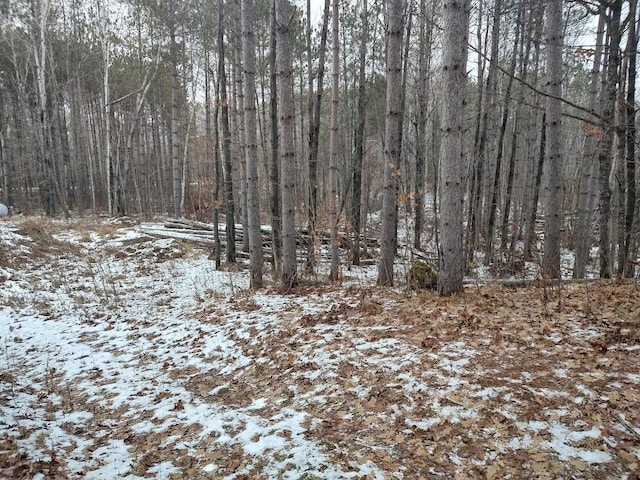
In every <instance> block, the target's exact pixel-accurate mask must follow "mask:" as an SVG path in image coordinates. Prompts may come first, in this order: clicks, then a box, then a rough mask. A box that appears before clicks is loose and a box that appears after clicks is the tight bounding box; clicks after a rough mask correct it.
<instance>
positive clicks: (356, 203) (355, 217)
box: [350, 0, 369, 265]
mask: <svg viewBox="0 0 640 480" xmlns="http://www.w3.org/2000/svg"><path fill="white" fill-rule="evenodd" d="M360 20H361V21H362V38H361V39H360V51H359V55H358V56H359V58H358V62H359V64H358V123H357V126H356V133H355V138H354V145H355V153H354V159H353V180H352V184H353V191H352V200H351V201H352V205H351V215H350V220H351V228H352V230H353V256H352V262H353V264H354V265H360V232H361V219H362V161H363V158H364V137H365V136H364V128H365V124H366V111H367V107H366V77H365V68H366V60H367V44H368V42H369V20H368V12H367V0H362V11H361V12H360Z"/></svg>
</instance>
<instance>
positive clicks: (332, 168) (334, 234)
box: [329, 0, 340, 282]
mask: <svg viewBox="0 0 640 480" xmlns="http://www.w3.org/2000/svg"><path fill="white" fill-rule="evenodd" d="M331 41H332V42H333V45H332V47H333V48H332V52H333V55H332V62H331V140H330V142H329V143H330V145H329V162H330V163H329V228H330V232H331V235H330V237H331V246H330V249H331V268H330V271H329V280H331V281H332V282H335V281H337V280H338V267H339V265H340V257H339V256H338V205H339V199H338V102H339V100H340V99H339V96H338V94H339V83H338V80H339V78H340V71H339V69H340V43H339V36H338V2H337V1H336V0H334V2H333V12H332V15H331Z"/></svg>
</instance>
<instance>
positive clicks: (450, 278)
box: [438, 0, 469, 295]
mask: <svg viewBox="0 0 640 480" xmlns="http://www.w3.org/2000/svg"><path fill="white" fill-rule="evenodd" d="M468 24H469V2H468V0H465V1H463V2H459V1H455V0H453V1H450V0H445V2H444V5H443V44H442V85H443V89H442V100H441V101H442V120H441V121H442V127H441V134H442V144H441V149H440V157H441V165H440V217H441V223H440V228H441V233H440V244H439V246H438V259H439V265H440V271H439V275H438V292H439V293H440V295H450V294H452V293H456V292H459V291H461V290H462V288H463V279H464V267H465V260H464V259H465V257H464V250H463V247H464V245H463V217H464V161H463V156H462V151H463V150H462V142H463V136H464V125H463V122H464V105H465V100H464V99H465V94H464V92H465V87H466V80H467V76H466V63H467V62H466V59H467V38H468Z"/></svg>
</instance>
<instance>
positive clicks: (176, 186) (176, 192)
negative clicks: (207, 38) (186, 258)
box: [169, 2, 182, 218]
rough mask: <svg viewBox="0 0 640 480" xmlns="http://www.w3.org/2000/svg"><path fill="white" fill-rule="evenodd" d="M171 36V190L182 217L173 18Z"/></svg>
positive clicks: (177, 80)
mask: <svg viewBox="0 0 640 480" xmlns="http://www.w3.org/2000/svg"><path fill="white" fill-rule="evenodd" d="M172 4H173V2H172ZM169 37H170V40H171V44H170V49H171V179H172V189H171V191H172V193H173V195H172V200H173V216H174V217H175V218H180V217H182V211H181V210H180V203H181V202H180V196H181V193H182V176H181V174H180V145H179V143H178V142H179V139H178V114H179V111H178V109H179V106H178V96H179V91H180V78H179V77H178V45H177V43H176V31H175V24H174V22H173V20H171V21H170V23H169Z"/></svg>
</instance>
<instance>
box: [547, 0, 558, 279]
mask: <svg viewBox="0 0 640 480" xmlns="http://www.w3.org/2000/svg"><path fill="white" fill-rule="evenodd" d="M546 26H547V31H546V37H547V76H548V79H547V92H548V94H549V95H548V96H547V105H546V121H547V122H546V123H547V134H546V136H547V158H546V160H547V161H546V167H547V168H546V183H545V191H546V192H545V193H546V206H545V212H544V213H545V232H544V257H543V261H542V274H543V275H544V276H545V277H548V278H560V276H561V272H560V230H561V228H562V219H563V215H562V213H563V210H562V203H563V189H562V170H561V168H560V166H561V162H562V152H561V144H560V140H561V130H560V129H561V118H562V117H561V114H562V108H561V100H560V98H561V95H562V42H563V38H562V32H563V29H562V0H550V1H549V3H548V9H547V25H546Z"/></svg>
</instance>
